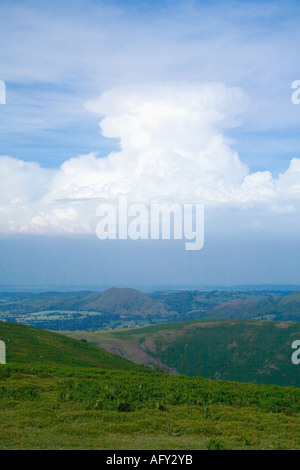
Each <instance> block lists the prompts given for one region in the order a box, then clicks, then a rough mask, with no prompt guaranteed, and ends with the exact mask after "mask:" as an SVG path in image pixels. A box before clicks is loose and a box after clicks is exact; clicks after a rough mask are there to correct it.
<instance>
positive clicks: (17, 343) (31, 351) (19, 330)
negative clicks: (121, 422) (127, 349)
mask: <svg viewBox="0 0 300 470" xmlns="http://www.w3.org/2000/svg"><path fill="white" fill-rule="evenodd" d="M0 339H1V340H2V341H4V342H5V343H6V348H7V363H8V364H9V363H11V362H14V363H16V362H17V363H27V364H32V363H35V364H37V363H39V364H43V363H46V364H53V365H66V366H84V367H98V368H103V369H125V370H141V367H139V366H137V365H136V364H133V363H132V362H129V361H127V360H125V359H122V358H121V357H118V356H115V355H113V354H111V353H109V352H107V351H104V350H102V349H99V348H97V347H95V346H92V345H90V344H87V343H86V342H83V341H77V340H73V339H71V338H67V337H64V336H61V335H59V334H57V333H52V332H49V331H43V330H38V329H35V328H31V327H27V326H22V325H15V324H12V323H5V322H0Z"/></svg>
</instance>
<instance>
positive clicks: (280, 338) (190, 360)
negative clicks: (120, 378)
mask: <svg viewBox="0 0 300 470" xmlns="http://www.w3.org/2000/svg"><path fill="white" fill-rule="evenodd" d="M68 335H71V336H73V337H84V338H86V339H87V341H89V342H93V343H95V344H98V345H99V346H101V347H103V348H105V349H107V350H110V351H114V352H116V353H118V354H120V355H122V356H123V357H126V358H128V359H130V360H132V361H135V362H137V363H140V364H147V365H150V366H151V365H152V364H151V361H152V363H153V364H154V362H153V361H156V365H159V364H160V365H161V367H162V368H163V366H167V367H168V368H169V369H170V371H171V373H176V372H177V373H179V374H186V375H189V376H201V377H206V378H211V379H222V380H233V381H239V382H247V383H258V384H277V385H285V386H297V387H300V369H299V367H297V366H295V365H294V364H293V363H292V361H291V355H292V352H293V351H292V349H291V345H292V343H293V341H294V340H297V339H300V324H299V323H293V322H265V321H254V320H196V321H191V322H178V323H173V324H165V325H156V326H150V327H145V328H135V329H129V330H117V331H113V332H103V331H96V332H71V333H68ZM154 365H155V364H154Z"/></svg>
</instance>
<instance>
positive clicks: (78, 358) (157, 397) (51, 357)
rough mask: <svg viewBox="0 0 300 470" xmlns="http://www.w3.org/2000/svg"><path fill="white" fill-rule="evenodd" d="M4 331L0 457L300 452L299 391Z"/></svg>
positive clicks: (13, 328)
mask: <svg viewBox="0 0 300 470" xmlns="http://www.w3.org/2000/svg"><path fill="white" fill-rule="evenodd" d="M0 325H1V330H0V337H1V339H3V340H5V341H6V343H7V347H8V364H7V365H2V366H0V409H1V420H0V435H1V439H0V449H1V450H19V449H36V450H43V449H83V450H88V449H98V450H100V449H111V450H121V449H126V450H131V449H136V450H142V449H149V450H154V449H155V450H160V449H161V450H168V449H169V450H172V449H178V450H193V449H210V450H223V449H300V440H299V435H300V390H299V389H297V388H291V387H287V388H284V387H277V386H259V385H251V384H241V383H232V382H223V381H211V380H207V379H203V378H199V377H194V378H189V377H185V376H170V375H168V374H164V373H161V372H155V371H149V369H145V368H140V367H138V366H136V365H130V363H128V362H127V361H125V360H123V359H121V358H117V357H115V356H113V355H111V354H109V353H105V352H103V351H101V350H99V349H97V348H96V347H93V346H91V345H88V344H86V343H83V342H82V341H76V340H71V339H68V338H64V337H63V336H59V335H57V334H53V333H49V332H46V331H39V330H35V329H33V328H28V327H23V326H18V325H12V324H0ZM128 334H129V335H131V337H132V333H131V332H128ZM14 361H19V363H17V362H14ZM75 362H76V363H77V364H78V366H79V367H77V365H76V366H75V365H73V364H75ZM109 369H110V370H109ZM111 369H119V370H111ZM129 369H131V370H129ZM138 369H139V370H138Z"/></svg>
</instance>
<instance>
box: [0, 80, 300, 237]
mask: <svg viewBox="0 0 300 470" xmlns="http://www.w3.org/2000/svg"><path fill="white" fill-rule="evenodd" d="M86 107H87V108H88V109H89V110H90V111H93V112H95V113H98V114H99V116H101V117H100V119H101V121H100V130H101V132H102V134H103V136H104V137H107V138H115V139H119V151H113V152H111V153H110V154H109V155H107V157H105V158H98V157H97V154H96V153H92V154H89V155H82V156H79V157H77V158H72V159H70V160H67V161H66V162H64V164H63V165H62V166H61V167H60V168H59V169H57V170H49V169H45V168H41V167H40V166H39V165H38V164H37V163H34V162H32V163H28V162H23V161H21V160H17V159H14V158H10V157H6V156H4V157H0V174H1V181H2V183H1V188H0V215H1V218H0V230H1V231H2V232H25V233H45V232H54V233H89V232H91V231H94V229H95V225H96V223H97V220H96V216H95V212H96V207H97V205H98V204H99V201H101V200H104V199H105V200H116V198H117V197H118V196H120V195H123V194H126V195H128V197H129V199H130V200H132V201H135V202H144V203H151V202H154V201H161V200H164V201H169V202H171V201H172V202H174V201H178V202H180V201H181V202H204V203H205V204H206V205H207V206H208V207H210V206H218V205H222V204H223V205H224V204H226V205H230V204H234V205H237V206H241V207H244V206H245V205H253V204H266V205H267V206H268V207H269V208H270V209H272V210H278V211H280V210H282V211H285V210H286V211H288V212H291V211H292V210H294V208H295V206H294V205H295V204H297V203H298V201H299V200H300V159H293V160H292V161H291V163H290V166H289V168H288V169H287V171H286V172H285V173H284V174H282V175H280V176H279V177H278V178H277V179H275V178H273V176H272V174H271V172H270V171H265V172H256V173H250V172H249V169H248V167H247V166H246V165H245V164H244V163H243V162H242V161H241V159H240V158H239V155H238V154H237V152H236V151H235V150H234V148H233V142H231V141H230V140H229V139H228V138H227V137H226V130H227V129H230V128H232V127H235V126H238V125H240V124H241V122H242V121H241V116H242V115H243V114H244V113H245V112H246V110H247V107H248V98H247V96H246V95H245V93H244V92H243V90H242V89H240V88H236V87H227V86H225V85H224V84H222V83H208V84H196V83H172V82H171V83H170V82H168V83H153V84H144V85H139V86H135V87H123V88H122V87H119V88H115V89H112V90H109V91H107V92H104V93H103V94H102V95H101V96H100V98H99V99H97V100H94V101H89V102H87V103H86Z"/></svg>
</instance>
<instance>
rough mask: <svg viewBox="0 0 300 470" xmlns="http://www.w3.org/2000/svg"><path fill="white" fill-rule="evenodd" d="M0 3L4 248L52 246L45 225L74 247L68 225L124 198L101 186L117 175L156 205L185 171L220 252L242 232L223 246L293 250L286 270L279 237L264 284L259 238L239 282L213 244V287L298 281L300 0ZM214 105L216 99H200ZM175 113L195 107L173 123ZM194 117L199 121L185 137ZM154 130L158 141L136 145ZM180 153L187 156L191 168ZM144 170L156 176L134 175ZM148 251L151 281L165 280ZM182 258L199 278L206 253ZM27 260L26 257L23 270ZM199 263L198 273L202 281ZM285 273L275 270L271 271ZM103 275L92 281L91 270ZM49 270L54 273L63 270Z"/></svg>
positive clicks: (182, 188) (76, 227) (182, 185)
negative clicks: (250, 243) (20, 243)
mask: <svg viewBox="0 0 300 470" xmlns="http://www.w3.org/2000/svg"><path fill="white" fill-rule="evenodd" d="M0 11H1V14H0V31H1V45H0V64H1V68H0V79H1V80H4V81H5V83H6V87H7V104H6V105H0V128H1V147H0V172H2V189H1V188H0V209H1V214H2V216H1V219H2V220H0V237H1V239H3V240H6V241H5V243H6V242H7V240H9V241H10V242H11V243H13V242H15V243H16V237H17V239H19V238H18V237H23V236H24V237H26V236H28V237H29V238H28V240H32V239H31V238H30V237H31V236H34V237H38V238H39V237H40V239H41V240H44V241H43V242H41V243H43V246H45V247H46V246H47V243H46V240H47V237H48V236H49V235H50V236H51V237H56V236H57V237H59V236H61V235H62V234H63V236H64V237H65V238H64V240H66V241H65V243H66V244H67V243H68V239H71V238H72V237H73V236H79V237H80V236H81V235H84V236H90V237H91V239H93V233H94V231H95V230H94V227H95V224H96V222H97V221H96V219H95V207H94V205H93V204H95V203H96V202H97V201H98V199H99V198H103V197H105V198H110V197H113V195H114V196H115V190H113V189H111V190H110V192H109V191H107V189H105V190H104V188H107V186H108V185H111V186H112V188H115V187H117V186H116V185H119V186H118V187H120V188H121V189H120V191H121V193H124V191H125V187H126V188H127V187H129V188H130V189H129V190H128V191H129V194H131V195H132V198H135V199H136V198H137V196H136V194H140V193H137V191H138V189H139V191H142V189H144V193H143V194H142V198H143V201H141V202H146V203H147V202H148V201H149V199H150V198H151V197H152V196H157V197H158V196H163V197H166V196H168V195H171V194H173V192H174V189H173V188H174V185H175V187H176V184H177V183H176V179H172V178H171V177H169V175H173V174H174V175H176V174H181V175H182V181H180V182H179V187H178V194H179V196H180V197H181V198H183V195H186V197H187V198H188V199H189V200H191V198H192V197H193V194H197V197H198V199H199V198H202V199H203V201H204V202H205V203H206V205H207V210H208V212H207V227H206V232H207V233H206V239H207V240H208V241H209V237H212V238H213V239H214V240H215V239H217V238H218V237H219V245H218V246H219V248H218V250H217V251H218V252H224V251H226V250H229V252H230V253H231V254H232V256H233V257H235V259H236V254H235V251H234V246H235V243H230V244H229V245H228V243H227V242H226V243H225V242H224V239H223V238H222V233H223V232H224V233H226V234H227V235H226V236H228V237H229V238H230V237H231V239H232V240H234V239H236V238H238V239H239V240H241V245H242V246H246V245H247V242H246V240H248V239H249V237H250V239H253V240H259V241H260V243H261V244H262V245H263V244H264V243H265V245H266V246H268V245H269V246H273V247H275V246H278V243H279V245H280V246H285V247H286V248H285V251H284V258H285V260H286V265H285V267H284V268H283V266H282V264H280V261H278V259H277V257H278V256H279V253H278V250H277V251H276V252H275V248H274V256H273V264H271V265H270V270H269V271H266V272H265V271H264V272H265V274H264V276H263V279H261V273H260V270H259V268H258V266H259V263H258V264H257V262H256V261H257V260H259V259H261V253H262V252H263V250H262V249H261V250H260V256H259V258H257V260H255V250H254V254H253V255H252V256H250V258H249V268H247V269H248V270H247V272H246V273H244V274H243V275H241V270H242V268H243V269H246V268H244V265H243V264H241V267H240V268H238V267H237V265H236V263H235V264H234V265H235V266H236V267H235V270H236V273H235V274H234V273H233V275H232V277H230V278H229V277H228V274H226V273H228V269H229V268H228V265H227V264H228V263H229V262H230V261H229V259H230V257H229V258H228V255H227V254H226V256H225V257H224V256H223V257H222V256H221V257H220V258H219V259H220V261H219V268H220V269H218V263H216V260H215V259H213V257H214V254H213V253H214V251H213V250H211V251H209V253H210V254H209V256H208V254H205V252H204V253H202V254H201V255H200V254H197V255H195V258H193V260H194V259H197V260H198V258H199V263H200V264H201V257H202V256H203V257H205V256H206V257H207V258H206V259H209V258H210V259H211V261H212V262H211V267H210V268H209V263H208V264H207V262H205V266H206V268H205V269H206V270H207V273H208V277H209V279H211V280H210V281H209V284H214V282H213V279H214V278H215V279H216V284H220V283H221V284H222V283H223V284H228V283H229V284H230V283H232V282H233V283H238V279H239V278H243V282H245V283H249V282H250V283H251V282H253V283H255V284H257V283H258V282H273V280H272V279H271V277H272V278H273V277H274V279H275V278H276V282H277V281H278V282H280V283H283V282H284V280H285V279H286V282H288V283H300V275H299V277H298V273H297V272H296V271H295V269H292V270H291V271H289V269H288V265H289V264H288V261H291V262H292V260H293V259H294V249H295V243H296V242H295V240H297V236H298V235H299V228H300V224H299V207H300V204H299V199H300V197H299V194H300V176H299V175H300V164H299V162H300V160H299V159H300V134H299V126H300V106H297V105H294V104H293V103H292V101H291V95H292V92H293V90H292V88H291V87H292V82H293V81H295V80H297V79H300V71H299V60H298V57H299V50H300V30H299V14H300V4H299V2H298V1H284V2H283V1H267V2H256V1H245V2H244V1H243V2H231V1H177V0H175V1H174V0H173V1H166V0H165V1H133V0H130V1H92V0H85V1H83V0H75V1H74V0H73V1H64V0H60V1H55V0H54V1H51V2H50V1H47V0H46V1H41V0H39V1H26V2H23V1H14V0H9V1H5V0H3V1H2V2H1V6H0ZM203 84H206V85H205V86H206V87H205V86H204V85H203ZM203 87H204V88H203ZM222 87H223V88H222ZM221 95H222V96H221ZM165 96H167V98H166V101H164V100H165ZM199 97H200V98H199ZM209 97H210V98H209ZM197 100H198V101H197ZM203 100H204V101H205V100H208V101H209V100H210V101H209V103H208V104H206V105H205V106H206V107H205V108H203V102H204V101H203ZM195 102H197V103H200V104H198V108H197V109H196V111H195V106H194V104H193V103H195ZM205 102H206V101H205ZM111 103H115V104H114V105H112V104H111ZM158 103H159V106H158ZM201 103H202V104H201ZM145 104H146V105H147V106H148V107H150V108H149V109H151V110H152V111H151V113H152V114H153V113H154V114H153V116H154V119H155V123H156V124H155V126H156V127H154V126H152V124H151V126H152V127H151V130H150V131H149V125H148V124H149V116H150V114H149V109H148V108H147V109H148V111H147V113H146V112H145V110H144V111H141V109H142V108H143V106H144V105H145ZM161 104H162V105H164V106H167V107H168V109H169V110H170V109H173V111H174V110H175V111H174V113H173V115H172V113H171V114H170V112H169V111H168V113H169V114H164V115H162V114H161V112H162V111H161V108H160V106H161ZM201 106H202V107H201ZM126 107H127V108H126ZM143 109H144V108H143ZM178 110H181V111H182V112H183V115H184V118H183V117H180V118H178V119H175V117H174V116H175V115H176V112H178ZM155 113H156V114H155ZM220 113H221V114H222V119H221V121H220V119H219V118H216V116H217V115H220ZM152 114H151V118H152V117H153V116H152ZM128 116H130V119H129V118H128ZM99 123H100V124H101V128H100V127H99ZM120 123H121V124H120ZM183 128H184V129H188V131H187V132H185V131H184V132H182V134H181V135H180V136H179V134H180V129H183ZM172 132H173V133H172ZM139 133H140V134H139ZM145 133H148V134H149V135H148V140H147V139H146V140H147V142H146V140H145V141H143V142H142V143H141V142H140V141H139V143H138V145H137V144H136V142H134V143H133V139H134V138H135V137H136V135H137V134H138V135H141V136H145ZM149 142H150V143H149ZM203 152H204V153H203ZM205 152H206V153H205ZM115 154H118V155H117V157H116V158H115V156H114V155H115ZM215 154H216V155H218V158H216V157H215ZM132 155H134V156H132ZM157 155H161V157H160V160H159V159H158V157H157ZM197 155H198V156H197ZM80 156H81V157H80ZM146 156H147V157H146ZM181 157H184V158H187V163H186V169H187V172H185V167H184V166H183V164H182V161H181V160H180V158H181ZM147 158H148V160H147ZM201 158H202V159H203V161H202V163H201V161H200V160H201ZM199 159H200V160H199ZM214 159H215V160H214ZM102 162H103V164H102ZM112 162H113V163H112ZM122 162H123V163H122ZM124 162H125V164H124ZM126 162H128V165H127V166H126ZM112 164H113V168H114V170H113V172H112V173H111V171H110V168H111V165H112ZM103 165H104V166H103ZM161 165H165V170H164V171H165V173H164V174H163V176H161V175H160V178H162V179H158V178H157V177H156V174H155V171H153V168H154V170H155V168H156V167H157V169H158V168H161ZM134 166H136V167H139V168H141V173H139V174H142V175H143V177H144V178H145V179H143V178H140V179H139V178H138V177H137V176H136V175H134V174H132V171H131V170H130V168H131V167H132V168H134ZM149 168H151V172H152V173H151V172H150V173H149V171H150V170H149ZM157 172H158V170H157ZM150 174H151V177H150V176H149V175H150ZM70 175H71V176H70ZM97 175H98V176H97ZM120 175H121V176H120ZM146 176H147V178H146ZM97 177H98V180H99V181H98V180H97V183H95V179H97ZM120 178H121V179H120ZM174 178H175V176H174ZM124 181H126V185H125V186H124ZM145 181H147V185H145ZM164 181H165V182H166V184H165V192H164V193H163V194H159V193H158V191H159V188H160V187H162V183H163V182H164ZM122 185H123V186H122ZM128 185H129V186H128ZM74 188H75V189H76V190H75V191H74ZM187 188H188V189H187ZM199 188H200V189H199ZM215 188H217V189H218V191H216V190H215ZM198 189H199V191H198ZM126 190H127V189H126ZM105 191H106V192H105ZM172 191H173V192H172ZM189 191H190V192H189ZM197 191H198V192H197ZM86 194H88V195H89V196H88V197H87V196H86ZM195 197H196V196H195ZM63 198H64V202H61V201H62V199H63ZM74 201H75V202H76V201H77V202H76V204H77V205H76V207H75V205H74ZM74 207H75V209H74ZM57 208H58V209H57ZM74 211H75V212H74ZM76 211H77V212H76ZM57 214H59V215H57ZM74 214H75V215H74ZM72 217H73V218H72ZM71 219H72V223H71V222H70V220H71ZM75 219H76V220H75ZM37 220H38V221H39V223H38V224H37V223H36V221H37ZM290 236H292V237H294V238H293V240H294V241H293V243H291V244H289V243H288V240H289V237H290ZM275 239H276V240H275ZM96 241H97V240H96ZM275 241H276V242H275ZM279 241H280V242H279ZM10 242H9V243H10ZM3 243H4V242H3ZM32 243H33V244H34V242H32ZM85 243H87V241H86V239H85V242H84V243H83V245H82V252H84V251H85V248H84V244H85ZM98 243H100V242H99V241H98ZM214 243H215V245H214V246H217V243H216V242H214ZM79 245H80V244H79ZM79 245H78V246H79ZM3 246H4V245H3ZM5 246H6V245H5ZM29 246H30V243H29V245H28V244H27V245H26V247H27V248H26V250H29V253H30V249H29ZM92 246H94V245H93V244H92ZM153 246H154V245H153ZM228 246H230V248H228ZM226 247H227V248H226ZM45 249H46V248H45ZM145 250H146V251H145V260H146V259H147V260H148V261H147V262H145V269H147V270H148V271H147V272H148V274H147V275H145V284H147V283H148V284H149V283H151V282H152V281H153V283H152V284H155V282H154V280H155V279H154V277H155V269H153V266H151V263H150V259H151V256H150V257H149V256H148V255H147V254H146V252H147V250H148V248H145ZM178 250H179V251H180V248H178ZM46 251H47V250H46ZM179 251H178V253H179ZM217 251H216V252H217ZM26 253H27V254H28V252H27V251H26ZM33 253H34V250H33V251H32V256H34V255H33ZM156 253H159V250H158V251H156V248H153V256H154V257H155V256H159V254H156ZM19 256H20V257H21V258H19V259H22V253H20V254H19ZM24 256H25V255H24ZM78 256H79V255H78ZM112 256H113V255H112ZM124 256H125V255H124ZM133 256H134V255H133ZM138 256H139V257H141V259H142V258H143V256H142V255H140V254H139V255H138ZM153 256H152V258H153ZM174 256H175V255H174ZM218 256H219V255H218ZM257 256H258V255H257ZM280 256H282V255H280ZM121 258H122V257H121ZM178 259H180V260H181V266H185V267H184V269H183V272H185V273H187V274H186V279H189V282H190V279H192V278H193V276H194V277H196V278H197V276H198V274H199V272H198V271H197V263H195V261H192V259H191V257H190V256H189V255H186V256H185V255H180V256H179V255H178ZM251 259H252V260H253V266H252V267H251ZM5 260H6V261H5ZM5 260H4V258H3V263H4V264H3V268H4V270H5V269H6V267H7V266H8V265H9V263H10V268H9V269H10V282H9V283H13V278H14V273H15V278H16V279H18V282H17V281H16V282H17V283H20V278H21V277H22V276H20V275H19V273H20V271H18V269H20V267H18V263H17V262H16V261H14V258H13V257H12V258H10V259H8V258H7V257H6V258H5ZM26 260H27V255H26V256H25V257H24V266H27V261H26ZM124 260H126V256H125V257H124ZM277 261H278V263H279V264H278V263H277ZM35 262H36V263H37V264H38V263H40V268H39V269H42V268H43V264H41V262H40V261H38V260H36V261H35ZM108 262H109V261H108V260H106V261H105V263H108ZM120 262H121V261H120ZM124 262H125V261H124ZM62 263H63V260H62ZM185 263H186V264H185ZM241 263H242V262H241ZM45 264H47V263H46V262H45ZM67 264H68V263H67ZM171 265H172V263H171V264H170V261H168V260H167V259H166V260H165V263H164V265H163V266H161V267H160V269H161V270H162V276H161V277H160V282H161V283H163V281H164V278H166V279H167V278H169V277H170V266H171ZM175 265H176V269H180V268H179V266H178V265H177V264H176V263H175ZM175 265H174V266H175ZM279 266H281V267H280V268H279ZM45 269H46V268H45ZM91 269H92V268H91ZM174 269H175V268H174ZM199 269H200V268H199ZM203 269H204V268H201V269H200V270H202V274H201V276H200V274H199V276H200V278H201V279H200V278H199V283H200V282H202V283H205V282H204V281H205V279H204V278H203V276H204V274H203ZM277 270H278V273H279V272H280V274H278V276H277V275H275V276H272V275H271V274H270V273H272V272H277ZM21 271H22V270H21ZM34 271H35V269H33V267H32V266H31V268H30V272H34ZM49 272H50V271H49ZM93 272H95V276H94V275H91V282H92V278H93V279H94V277H96V278H97V269H96V268H95V267H94V268H93ZM217 272H222V273H223V274H222V276H221V277H220V276H217ZM131 274H132V273H131ZM45 275H46V274H45ZM32 276H33V277H34V275H32ZM49 276H50V277H51V278H53V280H54V278H55V277H57V276H55V273H54V272H53V271H51V275H50V274H49ZM65 276H68V274H67V273H65ZM99 276H100V275H99ZM4 277H5V276H4ZM46 277H47V276H46ZM126 277H128V273H127V275H126V274H124V279H126ZM131 277H132V279H135V276H134V274H132V276H131ZM204 277H205V276H204ZM23 278H24V282H25V279H26V276H25V277H24V275H23ZM100 278H101V283H102V284H105V282H104V280H103V276H100V277H99V282H100ZM73 281H74V280H72V283H74V282H73ZM113 281H114V278H113V276H112V277H110V282H111V283H113ZM117 281H118V282H121V281H120V279H119V278H118V280H117V278H116V282H117ZM53 282H54V281H53ZM178 282H181V283H183V284H184V276H183V277H182V279H181V278H180V281H179V280H178V279H177V278H176V279H175V278H174V283H176V284H178ZM0 283H3V284H5V279H0ZM79 283H81V281H80V282H79ZM206 284H207V283H206Z"/></svg>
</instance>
